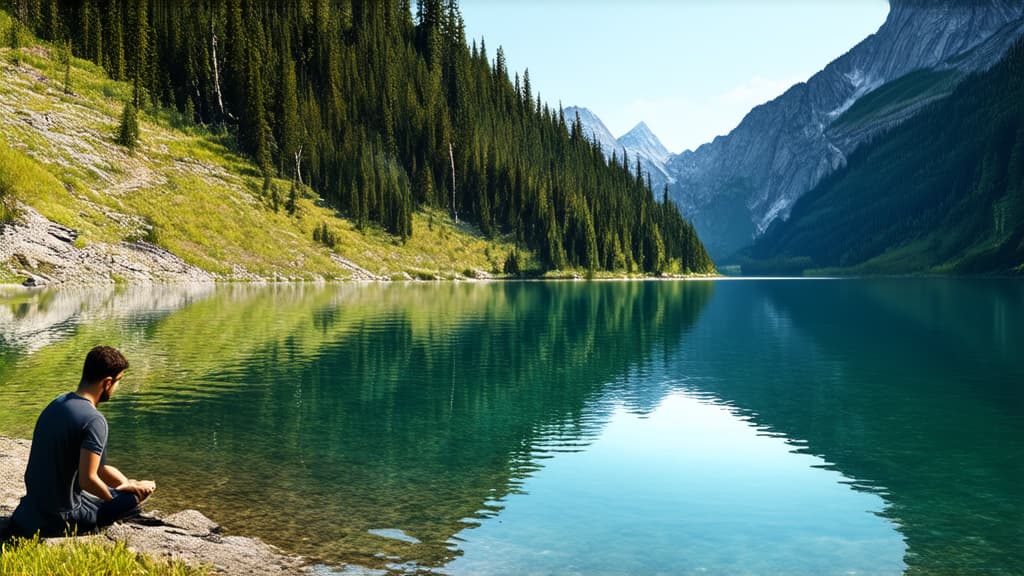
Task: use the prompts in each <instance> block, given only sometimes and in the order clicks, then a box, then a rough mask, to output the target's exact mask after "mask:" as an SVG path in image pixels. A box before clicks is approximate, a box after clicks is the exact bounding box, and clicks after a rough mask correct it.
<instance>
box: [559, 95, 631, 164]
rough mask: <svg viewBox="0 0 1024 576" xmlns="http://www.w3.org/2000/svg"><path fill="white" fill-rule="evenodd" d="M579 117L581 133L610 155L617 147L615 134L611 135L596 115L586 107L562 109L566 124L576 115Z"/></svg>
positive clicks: (606, 154) (570, 122)
mask: <svg viewBox="0 0 1024 576" xmlns="http://www.w3.org/2000/svg"><path fill="white" fill-rule="evenodd" d="M577 114H578V115H579V117H580V123H581V124H583V134H584V135H585V136H586V137H587V138H588V139H590V141H591V142H594V143H595V144H600V145H601V150H602V151H603V152H604V153H605V156H609V157H610V156H611V155H612V150H615V149H616V148H618V147H619V145H618V142H617V141H616V139H615V136H614V135H612V131H611V130H609V129H608V127H607V126H605V125H604V122H602V121H601V119H600V118H598V117H597V114H594V113H593V112H591V111H590V110H588V109H587V108H581V107H579V106H569V107H568V108H566V109H565V110H564V111H563V116H564V117H565V122H566V124H568V125H570V126H571V125H572V123H573V119H574V118H575V117H576V115H577Z"/></svg>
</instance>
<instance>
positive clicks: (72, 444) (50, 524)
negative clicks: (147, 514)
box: [10, 346, 156, 537]
mask: <svg viewBox="0 0 1024 576" xmlns="http://www.w3.org/2000/svg"><path fill="white" fill-rule="evenodd" d="M127 369H128V361H127V360H125V357H124V356H123V355H122V354H121V353H120V352H119V351H117V350H116V349H114V348H111V347H110V346H97V347H95V348H93V349H92V350H90V351H89V354H88V355H87V356H86V357H85V366H84V367H83V368H82V379H81V381H79V383H78V390H77V391H75V392H69V393H67V394H63V395H61V396H59V397H57V398H56V399H55V400H54V401H53V402H50V405H49V406H47V407H46V409H44V410H43V412H42V414H40V415H39V419H38V420H37V421H36V428H35V432H34V433H33V436H32V450H31V452H30V453H29V457H28V467H27V468H26V470H25V489H26V491H27V495H26V496H25V497H24V498H22V499H21V503H20V504H18V507H17V509H15V511H14V514H13V516H11V526H10V531H11V532H12V533H14V534H15V535H18V536H26V537H29V536H32V535H34V534H36V533H39V534H40V535H41V536H43V537H49V536H64V535H65V534H72V533H79V534H81V533H87V532H93V531H95V530H96V529H97V528H102V527H104V526H109V525H110V524H113V523H114V522H115V521H117V520H120V519H122V518H125V517H127V516H131V515H134V514H137V513H138V511H139V510H138V507H139V504H141V503H142V502H143V501H144V500H145V499H146V498H148V497H149V495H150V494H152V493H153V490H155V489H156V484H155V483H154V482H152V481H136V480H129V479H128V478H126V477H125V475H124V474H122V473H121V472H120V471H119V470H118V469H117V468H114V467H113V466H110V465H109V464H107V419H106V418H104V417H103V414H100V412H99V411H98V410H97V409H96V407H97V406H98V405H99V404H102V403H103V402H106V401H107V400H110V397H111V396H112V395H113V394H114V392H115V391H116V390H117V385H118V384H119V383H120V382H121V378H122V377H123V376H124V372H125V370H127ZM82 491H85V492H87V495H85V496H83V494H82Z"/></svg>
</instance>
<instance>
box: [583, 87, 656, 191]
mask: <svg viewBox="0 0 1024 576" xmlns="http://www.w3.org/2000/svg"><path fill="white" fill-rule="evenodd" d="M577 113H578V114H579V116H580V123H581V124H582V125H583V134H584V135H586V137H587V138H589V139H590V140H591V141H592V142H595V143H597V144H600V145H601V150H602V151H603V152H604V155H605V157H606V158H611V157H612V151H615V154H616V157H617V158H618V159H619V160H620V161H621V160H622V153H623V151H625V152H626V155H627V156H628V160H629V167H630V168H631V169H632V168H633V167H634V165H635V164H634V163H635V162H636V159H637V158H639V159H640V169H641V170H642V171H643V173H644V174H647V175H650V177H651V188H652V189H653V190H654V191H655V192H660V191H661V189H662V187H663V186H664V185H665V184H667V183H671V182H673V181H674V178H673V177H672V175H670V174H669V173H668V170H667V169H666V168H665V163H666V162H667V161H668V159H669V158H670V157H671V156H672V154H671V153H670V152H669V151H668V150H667V149H666V148H665V146H664V144H662V143H661V140H658V137H657V136H655V135H654V132H652V131H651V129H650V127H648V126H647V123H646V122H640V123H639V124H637V125H636V126H634V127H633V129H632V130H630V131H629V132H626V133H625V134H623V135H622V136H621V137H619V138H615V136H613V135H612V133H611V131H610V130H608V127H607V126H605V125H604V122H602V121H601V119H600V118H598V116H597V114H594V113H593V112H591V111H590V110H588V109H587V108H582V107H578V106H570V107H568V108H566V109H565V110H564V116H565V121H566V122H567V123H569V124H571V123H572V122H573V120H574V119H575V116H576V114H577Z"/></svg>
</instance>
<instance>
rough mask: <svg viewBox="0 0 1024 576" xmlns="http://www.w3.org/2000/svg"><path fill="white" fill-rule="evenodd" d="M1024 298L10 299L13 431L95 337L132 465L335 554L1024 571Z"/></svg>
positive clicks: (4, 343) (553, 288) (595, 287)
mask: <svg viewBox="0 0 1024 576" xmlns="http://www.w3.org/2000/svg"><path fill="white" fill-rule="evenodd" d="M1021 319H1024V284H1022V283H1021V282H1019V281H1012V280H938V279H926V280H919V279H913V280H841V281H836V280H801V281H753V280H752V281H718V282H597V283H573V282H556V283H485V284H409V285H402V284H396V285H341V286H271V287H255V286H223V287H217V288H197V287H192V288H178V287H171V288H132V289H118V290H114V289H108V290H97V291H89V290H82V291H44V292H34V293H32V294H31V295H30V296H25V295H21V296H10V295H8V296H6V297H0V406H3V409H2V410H0V434H7V435H16V436H22V437H28V436H29V435H30V434H31V427H32V424H33V422H34V419H35V416H36V415H37V414H38V412H39V410H40V409H41V408H42V407H43V406H44V405H45V404H46V402H48V401H49V400H50V399H51V398H52V397H54V396H56V395H57V394H59V393H61V392H62V391H64V390H67V389H69V388H70V387H72V386H73V384H74V383H75V381H76V380H77V375H78V374H77V372H78V371H79V369H80V363H81V357H82V355H83V354H84V352H85V351H87V350H88V348H89V347H91V346H93V345H94V344H97V343H113V344H115V345H118V346H119V347H121V348H122V349H123V350H124V351H125V353H126V355H127V356H128V358H129V360H130V361H131V363H132V368H131V369H130V371H129V372H128V376H126V378H125V380H124V384H123V385H122V388H121V390H120V392H119V394H118V395H117V396H115V398H114V400H113V401H112V402H111V403H109V404H108V405H105V406H104V408H103V410H104V412H105V413H106V414H107V415H108V418H109V419H110V423H111V445H110V451H111V456H110V457H111V461H112V462H114V463H116V464H117V465H119V466H120V467H121V468H122V469H125V470H126V471H128V472H131V473H132V475H134V476H137V477H147V478H150V477H151V478H156V479H157V481H158V483H159V486H160V489H159V490H158V492H157V495H156V496H155V497H154V502H153V504H152V506H154V507H157V508H165V509H177V508H181V507H186V506H187V507H194V508H198V509H199V510H201V511H203V512H205V513H207V514H208V515H210V516H212V517H214V518H216V519H217V520H219V521H220V522H222V523H223V524H224V525H225V527H226V528H227V529H228V530H229V531H233V532H238V533H245V534H252V535H257V536H260V537H262V538H264V539H265V540H267V541H270V542H272V543H274V544H277V545H278V546H280V547H282V548H284V549H285V550H288V551H291V552H297V553H301V554H305V555H308V556H310V557H313V558H316V559H319V560H321V561H323V562H325V563H327V564H329V565H338V564H341V563H345V562H355V563H358V564H362V565H366V566H372V567H377V568H390V569H392V570H395V571H400V570H422V571H433V572H440V573H448V574H573V573H578V574H636V573H643V574H659V573H660V574H688V573H717V574H721V573H727V574H747V573H749V574H766V573H778V574H849V573H858V574H899V573H904V572H906V573H911V574H913V573H922V574H931V573H950V572H970V573H1005V574H1013V573H1019V572H1020V571H1021V570H1022V569H1024V490H1022V489H1021V488H1020V486H1022V485H1024V464H1022V463H1024V458H1022V457H1024V390H1022V385H1024V360H1022V354H1021V351H1022V350H1024V328H1022V327H1021Z"/></svg>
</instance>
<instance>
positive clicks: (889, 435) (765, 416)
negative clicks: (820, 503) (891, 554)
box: [684, 279, 1024, 574]
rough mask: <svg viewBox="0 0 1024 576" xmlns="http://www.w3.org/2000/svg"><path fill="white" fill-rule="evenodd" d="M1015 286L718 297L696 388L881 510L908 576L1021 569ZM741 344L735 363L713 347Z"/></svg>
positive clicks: (834, 289)
mask: <svg viewBox="0 0 1024 576" xmlns="http://www.w3.org/2000/svg"><path fill="white" fill-rule="evenodd" d="M1021 318H1024V285H1022V284H1021V283H1019V282H1014V281H1004V280H942V279H927V280H920V279H917V280H914V279H901V280H863V281H841V282H835V281H820V282H749V283H747V282H742V283H722V284H720V285H719V286H718V287H717V288H716V294H715V299H714V301H713V302H712V303H711V304H710V305H709V306H708V308H707V310H706V311H705V314H704V316H703V319H702V321H701V323H700V325H699V326H698V328H697V329H695V331H694V334H692V335H691V338H690V341H691V343H693V344H694V345H695V346H694V347H688V348H687V349H686V350H685V351H684V356H686V357H687V358H686V359H684V362H686V361H689V362H690V364H689V366H688V368H689V369H691V370H693V371H694V372H692V373H697V374H703V375H705V376H706V377H705V378H701V379H698V380H697V381H699V384H698V387H699V388H700V389H701V390H703V391H705V392H707V393H710V394H713V395H715V396H716V397H717V398H720V399H721V400H722V401H723V402H726V403H728V404H729V405H731V406H734V407H736V408H737V409H739V410H740V411H741V413H746V414H748V415H750V417H751V418H752V419H753V420H755V421H756V422H758V423H759V424H761V425H763V426H766V427H768V428H769V429H770V430H772V431H774V432H776V433H778V434H781V435H784V436H786V437H789V438H799V439H802V440H803V441H804V443H803V446H802V450H803V451H805V452H807V453H809V454H815V455H818V456H820V457H822V458H824V459H825V460H826V461H828V462H829V463H830V464H829V466H830V467H831V468H833V469H836V470H839V471H841V472H842V473H843V474H845V475H846V476H849V477H851V478H856V479H857V481H856V482H855V484H854V486H855V487H857V488H859V489H861V490H866V491H871V492H875V493H879V494H881V495H883V496H884V497H885V499H886V501H887V503H888V506H887V507H886V509H885V511H884V515H885V516H886V517H887V518H890V519H891V520H892V521H893V522H894V523H895V524H896V525H897V526H898V527H899V529H900V531H901V532H902V533H903V535H904V537H905V538H906V542H907V547H908V551H907V555H906V558H905V561H906V563H907V565H908V570H907V572H908V573H909V574H918V573H920V574H937V573H986V574H1013V573H1017V572H1019V570H1020V567H1021V566H1024V491H1022V490H1021V488H1020V487H1021V486H1022V485H1024V417H1022V415H1024V390H1022V389H1021V386H1020V384H1021V382H1024V360H1022V357H1021V355H1020V351H1021V350H1024V327H1022V325H1021V324H1020V322H1019V319H1021ZM737 331H742V332H746V333H748V334H751V335H752V336H753V337H749V338H739V339H735V338H733V341H732V346H731V347H730V349H729V350H724V349H723V348H722V347H721V346H719V345H717V344H716V342H720V341H721V340H722V339H725V338H732V337H733V335H734V334H736V332H737Z"/></svg>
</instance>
